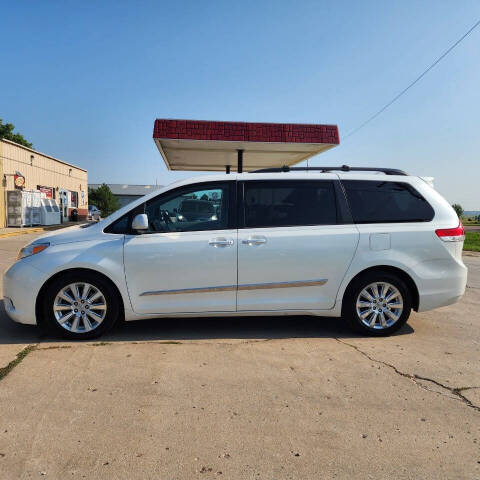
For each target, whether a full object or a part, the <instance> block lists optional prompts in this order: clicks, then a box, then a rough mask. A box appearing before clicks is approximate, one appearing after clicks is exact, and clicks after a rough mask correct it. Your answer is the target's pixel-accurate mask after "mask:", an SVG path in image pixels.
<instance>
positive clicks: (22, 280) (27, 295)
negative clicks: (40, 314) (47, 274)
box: [3, 261, 44, 325]
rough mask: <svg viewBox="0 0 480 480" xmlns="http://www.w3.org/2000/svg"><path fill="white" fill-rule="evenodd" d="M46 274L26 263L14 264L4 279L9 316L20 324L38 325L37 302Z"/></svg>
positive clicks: (6, 309) (6, 307)
mask: <svg viewBox="0 0 480 480" xmlns="http://www.w3.org/2000/svg"><path fill="white" fill-rule="evenodd" d="M43 281H44V274H43V272H40V270H37V269H36V268H33V267H31V266H30V265H28V264H27V263H26V262H25V261H19V262H17V263H14V264H13V265H12V266H11V267H10V268H9V269H8V270H7V271H6V272H5V275H4V277H3V298H4V303H5V311H6V312H7V315H8V316H9V317H10V318H11V319H12V320H14V321H15V322H18V323H25V324H28V325H36V324H37V319H36V316H35V301H36V298H37V295H38V292H39V290H40V287H41V285H42V284H43Z"/></svg>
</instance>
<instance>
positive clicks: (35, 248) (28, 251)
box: [17, 242, 50, 260]
mask: <svg viewBox="0 0 480 480" xmlns="http://www.w3.org/2000/svg"><path fill="white" fill-rule="evenodd" d="M49 246H50V243H49V242H43V243H31V244H30V245H27V246H26V247H23V248H22V249H21V250H20V252H18V257H17V260H20V259H21V258H25V257H30V256H31V255H36V254H37V253H40V252H43V251H44V250H45V249H46V248H47V247H49Z"/></svg>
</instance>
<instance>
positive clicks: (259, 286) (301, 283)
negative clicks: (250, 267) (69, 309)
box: [140, 278, 328, 297]
mask: <svg viewBox="0 0 480 480" xmlns="http://www.w3.org/2000/svg"><path fill="white" fill-rule="evenodd" d="M327 282H328V279H326V278H322V279H318V280H298V281H294V282H274V283H251V284H242V285H238V287H237V285H221V286H218V287H199V288H181V289H177V290H157V291H151V292H143V293H141V294H140V296H141V297H146V296H149V295H177V294H184V293H209V292H231V291H234V290H267V289H273V288H296V287H314V286H320V285H325V284H326V283H327Z"/></svg>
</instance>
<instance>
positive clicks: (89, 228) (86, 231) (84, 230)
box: [33, 223, 102, 245]
mask: <svg viewBox="0 0 480 480" xmlns="http://www.w3.org/2000/svg"><path fill="white" fill-rule="evenodd" d="M101 230H102V226H100V223H94V224H88V223H87V224H84V225H74V226H73V227H67V228H63V229H61V230H54V231H53V232H47V233H45V234H43V235H40V236H39V237H37V238H36V239H35V240H34V241H33V243H42V242H45V241H46V242H50V244H51V245H59V244H61V243H73V242H85V241H87V240H90V239H92V238H94V237H97V235H98V233H99V231H101Z"/></svg>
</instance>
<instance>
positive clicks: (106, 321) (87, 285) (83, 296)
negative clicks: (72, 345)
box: [43, 272, 119, 340]
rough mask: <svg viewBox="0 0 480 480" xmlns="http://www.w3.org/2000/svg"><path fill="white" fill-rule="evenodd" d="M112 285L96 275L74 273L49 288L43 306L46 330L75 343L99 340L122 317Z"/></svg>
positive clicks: (68, 274)
mask: <svg viewBox="0 0 480 480" xmlns="http://www.w3.org/2000/svg"><path fill="white" fill-rule="evenodd" d="M117 295H118V294H116V292H115V289H114V288H113V286H112V285H111V284H110V282H108V280H105V279H104V278H103V277H102V276H101V275H98V274H95V273H94V272H92V273H90V272H78V273H77V272H71V273H66V274H65V275H62V276H61V277H59V278H57V279H55V280H54V281H53V282H51V283H50V285H48V287H47V289H46V292H45V298H44V303H43V318H44V320H45V324H46V326H47V328H48V329H49V330H50V331H52V332H53V333H55V334H57V335H61V336H63V337H66V338H70V339H75V340H83V339H85V340H88V339H91V338H95V337H99V336H100V335H102V334H103V333H105V332H106V331H107V330H109V329H110V328H111V327H112V326H113V325H114V323H115V322H116V321H117V319H118V316H119V305H118V299H117V298H116V297H117Z"/></svg>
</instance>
